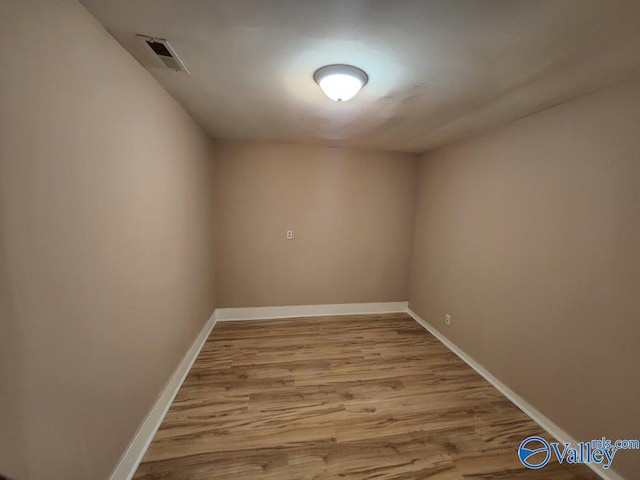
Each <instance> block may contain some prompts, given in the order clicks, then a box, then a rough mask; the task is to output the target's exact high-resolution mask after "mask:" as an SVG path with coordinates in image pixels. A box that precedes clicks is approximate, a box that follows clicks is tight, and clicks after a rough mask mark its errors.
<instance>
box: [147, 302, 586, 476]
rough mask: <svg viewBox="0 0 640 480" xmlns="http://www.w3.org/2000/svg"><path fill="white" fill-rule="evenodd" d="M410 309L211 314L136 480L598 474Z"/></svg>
mask: <svg viewBox="0 0 640 480" xmlns="http://www.w3.org/2000/svg"><path fill="white" fill-rule="evenodd" d="M534 434H535V435H540V436H542V437H545V438H547V439H549V440H551V438H550V437H549V435H548V434H546V433H545V432H544V431H542V429H541V428H540V427H538V426H537V425H536V424H535V423H534V422H533V421H532V420H530V419H529V418H528V417H527V416H526V415H524V414H523V413H522V412H521V411H520V410H518V409H517V408H516V407H515V406H514V405H513V404H512V403H511V402H509V401H508V400H507V399H506V398H505V397H504V396H502V394H500V393H499V392H498V391H497V390H496V389H494V388H493V387H492V386H491V385H490V384H489V383H488V382H487V381H485V380H484V379H483V378H482V377H481V376H479V375H478V374H477V373H475V372H474V371H473V370H472V369H471V368H470V367H468V366H467V365H466V364H465V363H463V362H462V361H461V360H460V359H458V357H456V356H455V355H454V354H453V353H451V352H450V351H449V350H448V349H447V348H446V347H445V346H444V345H442V344H441V343H440V342H439V341H438V340H437V339H435V338H434V337H433V336H432V335H431V334H429V333H428V332H427V331H425V330H424V329H423V328H422V327H420V325H418V324H417V323H416V322H415V321H414V320H413V319H411V318H410V317H409V316H408V315H406V314H391V315H374V316H372V315H369V316H350V317H345V316H343V317H329V318H327V317H325V318H312V319H293V320H267V321H252V322H226V323H218V324H217V325H216V326H215V328H214V330H213V333H212V335H211V336H210V338H209V339H208V340H207V342H206V344H205V346H204V348H203V350H202V352H201V353H200V356H199V357H198V359H197V360H196V362H195V364H194V366H193V369H192V370H191V372H190V373H189V376H188V378H187V380H186V381H185V383H184V385H183V386H182V389H181V390H180V392H179V393H178V396H177V397H176V399H175V401H174V403H173V405H172V406H171V409H170V410H169V413H168V414H167V416H166V418H165V420H164V422H163V423H162V426H161V427H160V430H159V431H158V433H157V435H156V437H155V439H154V440H153V442H152V444H151V447H150V448H149V450H148V451H147V453H146V455H145V457H144V459H143V462H142V464H141V465H140V467H139V469H138V471H137V473H136V475H135V478H136V479H163V480H166V479H180V480H187V479H188V480H193V479H199V480H200V479H202V480H204V479H207V480H209V479H234V480H238V479H270V480H271V479H323V478H341V479H442V480H461V479H518V480H525V479H540V480H542V479H545V480H546V479H553V480H569V479H575V480H577V479H585V480H586V479H589V480H591V479H593V480H595V479H597V478H598V477H597V476H596V475H595V474H593V473H592V472H591V471H590V470H589V469H588V468H587V467H585V466H584V465H579V466H568V465H562V466H561V465H558V463H557V462H555V460H552V461H551V462H550V463H549V464H548V465H547V466H546V467H544V468H543V469H542V470H537V471H534V470H528V469H526V468H525V467H523V466H522V465H521V464H520V461H519V460H518V458H517V453H516V450H517V448H518V445H519V444H520V442H521V441H522V440H523V439H524V438H526V437H527V436H529V435H534Z"/></svg>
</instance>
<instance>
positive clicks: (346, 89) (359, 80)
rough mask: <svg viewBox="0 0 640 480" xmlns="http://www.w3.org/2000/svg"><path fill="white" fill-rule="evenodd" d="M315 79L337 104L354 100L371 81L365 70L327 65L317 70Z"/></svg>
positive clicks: (314, 75) (348, 66)
mask: <svg viewBox="0 0 640 480" xmlns="http://www.w3.org/2000/svg"><path fill="white" fill-rule="evenodd" d="M313 79H314V80H315V81H316V83H317V84H318V85H320V88H321V89H322V91H323V92H324V93H325V95H326V96H327V97H329V98H330V99H331V100H335V101H336V102H346V101H347V100H350V99H352V98H353V97H355V96H356V94H357V93H358V92H359V91H360V89H361V88H362V87H364V86H365V85H366V84H367V82H368V81H369V77H368V76H367V74H366V73H365V72H364V71H363V70H361V69H359V68H358V67H354V66H352V65H327V66H325V67H322V68H319V69H318V70H316V72H315V73H314V74H313Z"/></svg>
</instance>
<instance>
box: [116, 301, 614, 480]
mask: <svg viewBox="0 0 640 480" xmlns="http://www.w3.org/2000/svg"><path fill="white" fill-rule="evenodd" d="M398 312H406V313H408V314H409V315H410V316H411V317H413V319H414V320H415V321H416V322H418V323H419V324H420V325H422V327H424V328H425V329H426V330H428V331H429V332H430V333H431V334H432V335H433V336H435V337H436V338H437V339H438V340H440V341H441V342H442V343H443V344H444V345H445V346H446V347H447V348H449V349H450V350H451V351H452V352H453V353H455V354H456V355H457V356H458V357H460V359H462V360H463V361H464V362H465V363H466V364H468V365H469V366H470V367H471V368H473V369H474V370H475V371H476V372H478V373H479V374H480V375H482V376H483V377H484V378H485V379H486V380H487V381H488V382H489V383H491V384H492V385H493V386H494V387H496V388H497V389H498V390H499V391H500V392H501V393H502V394H503V395H504V396H505V397H507V398H508V399H509V400H511V401H512V402H513V403H514V404H515V405H516V406H517V407H518V408H520V409H521V410H522V411H523V412H524V413H525V414H527V415H528V416H529V417H531V419H532V420H533V421H534V422H536V423H537V424H538V425H540V426H541V427H542V428H543V429H544V430H546V431H547V432H549V434H551V435H552V436H553V437H555V438H556V439H558V440H559V441H560V442H570V443H572V444H574V445H576V444H577V443H578V442H577V441H576V440H574V439H573V438H572V437H571V436H570V435H569V434H568V433H567V432H565V431H564V430H562V429H561V428H560V427H559V426H558V425H556V424H555V423H553V422H552V421H551V420H550V419H549V418H547V417H546V416H544V415H543V414H542V413H540V412H539V411H538V410H537V409H535V408H534V407H533V406H532V405H531V404H530V403H529V402H527V401H526V400H524V399H523V398H522V397H520V396H519V395H518V394H517V393H515V392H514V391H513V390H511V389H510V388H509V387H507V386H506V385H505V384H503V383H502V382H501V381H500V380H498V379H497V378H496V377H494V376H493V375H492V374H491V373H489V371H487V370H486V369H485V368H484V367H483V366H482V365H480V364H479V363H478V362H476V361H475V360H474V359H473V358H471V357H470V356H469V355H467V354H466V353H464V352H463V351H462V350H461V349H460V348H458V347H457V346H456V345H455V344H453V343H452V342H451V341H450V340H449V339H447V338H446V337H445V336H444V335H442V334H441V333H440V332H439V331H438V330H436V329H435V328H434V327H433V326H432V325H430V324H429V323H427V322H426V321H425V320H423V319H422V318H420V316H419V315H418V314H416V313H415V312H413V311H412V310H411V309H409V307H408V302H383V303H345V304H335V305H295V306H285V307H251V308H219V309H216V310H215V312H214V313H213V314H212V315H211V317H210V318H209V320H208V321H207V323H206V324H205V326H204V327H203V328H202V331H201V332H200V334H199V335H198V337H197V338H196V340H195V341H194V342H193V345H192V346H191V348H190V349H189V351H188V352H187V353H186V355H185V356H184V358H183V359H182V361H181V362H180V365H178V368H177V369H176V370H175V372H174V373H173V375H172V376H171V378H170V379H169V381H168V382H167V384H166V385H165V387H164V389H163V390H162V392H161V394H160V396H159V397H158V399H157V400H156V402H155V404H154V405H153V407H152V408H151V411H150V412H149V414H148V415H147V417H146V418H145V420H144V422H143V423H142V425H141V426H140V428H139V429H138V431H137V432H136V434H135V436H134V437H133V440H132V441H131V443H130V444H129V446H128V447H127V450H126V451H125V453H124V455H123V456H122V458H121V459H120V462H119V463H118V466H117V467H116V468H115V470H114V471H113V473H112V475H111V477H110V480H131V478H132V477H133V475H134V473H135V471H136V469H137V468H138V465H139V464H140V461H141V460H142V457H143V456H144V454H145V452H146V451H147V448H149V444H150V443H151V441H152V440H153V437H154V435H155V433H156V431H157V430H158V428H159V427H160V424H161V423H162V420H163V419H164V417H165V415H166V414H167V411H168V410H169V407H170V406H171V403H172V402H173V399H174V398H175V396H176V395H177V393H178V390H180V386H181V385H182V383H183V382H184V379H185V378H186V376H187V374H188V373H189V370H191V367H192V365H193V362H195V360H196V358H197V356H198V354H199V353H200V350H201V349H202V346H203V345H204V343H205V342H206V340H207V338H208V337H209V334H210V333H211V330H213V327H214V326H215V324H216V322H218V321H238V320H268V319H276V318H297V317H316V316H333V315H360V314H380V313H398ZM587 465H588V466H589V468H591V469H592V470H593V471H594V472H596V473H597V474H598V475H599V476H600V477H601V478H603V479H605V480H625V479H624V478H622V477H621V476H620V475H618V474H616V473H615V472H613V471H611V470H604V469H603V468H601V467H600V468H598V466H596V465H592V464H587Z"/></svg>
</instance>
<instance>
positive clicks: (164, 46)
mask: <svg viewBox="0 0 640 480" xmlns="http://www.w3.org/2000/svg"><path fill="white" fill-rule="evenodd" d="M138 37H139V38H140V39H142V40H143V41H144V42H145V43H146V44H147V45H148V46H149V48H150V49H151V50H152V51H153V53H154V54H155V56H156V57H158V58H159V59H160V60H161V61H162V64H163V65H164V66H165V67H167V68H169V69H171V70H175V71H178V72H185V73H189V70H187V67H186V66H185V64H184V63H183V62H182V60H180V58H179V57H178V55H177V54H176V51H175V50H174V49H173V47H172V46H171V44H169V42H168V41H167V40H166V39H164V38H154V37H148V36H146V35H138Z"/></svg>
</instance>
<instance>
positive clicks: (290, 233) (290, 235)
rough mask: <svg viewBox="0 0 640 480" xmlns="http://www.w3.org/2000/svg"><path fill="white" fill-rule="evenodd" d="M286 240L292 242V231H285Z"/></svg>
mask: <svg viewBox="0 0 640 480" xmlns="http://www.w3.org/2000/svg"><path fill="white" fill-rule="evenodd" d="M287 240H293V230H287Z"/></svg>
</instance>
